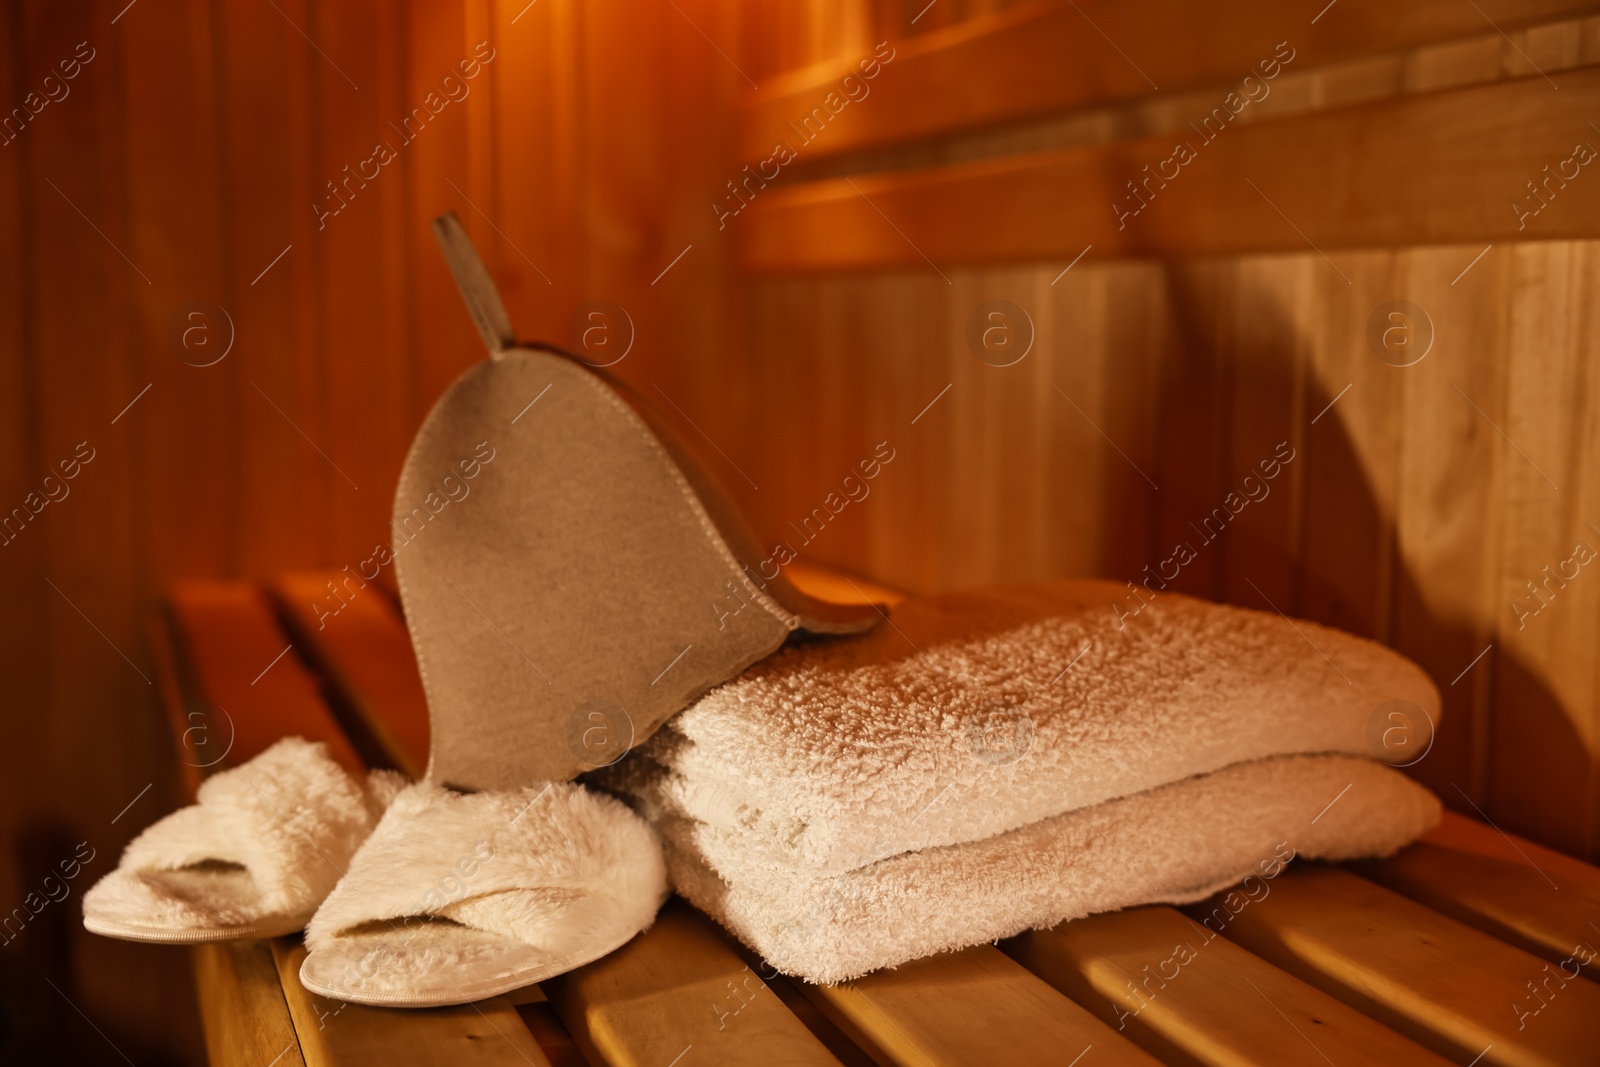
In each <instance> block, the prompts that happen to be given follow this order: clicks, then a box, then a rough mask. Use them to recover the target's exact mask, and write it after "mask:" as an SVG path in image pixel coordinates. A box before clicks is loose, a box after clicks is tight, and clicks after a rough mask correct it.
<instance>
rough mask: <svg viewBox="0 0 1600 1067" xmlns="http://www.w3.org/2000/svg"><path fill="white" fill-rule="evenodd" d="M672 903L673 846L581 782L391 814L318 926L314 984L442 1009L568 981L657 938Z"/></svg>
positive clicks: (398, 805)
mask: <svg viewBox="0 0 1600 1067" xmlns="http://www.w3.org/2000/svg"><path fill="white" fill-rule="evenodd" d="M666 895H667V882H666V868H665V864H664V862H663V860H662V855H661V845H660V842H659V841H658V840H657V838H656V836H655V833H654V831H652V830H651V829H650V828H649V826H647V825H646V824H645V822H644V821H643V820H642V819H640V818H639V817H638V816H637V815H635V814H634V813H633V812H632V811H631V810H630V809H629V808H628V807H627V806H626V805H624V804H622V803H621V802H620V801H618V800H615V799H614V798H612V797H609V796H604V795H601V794H598V793H593V792H590V791H589V790H587V789H585V788H584V787H583V786H581V785H578V784H577V783H576V782H562V783H551V784H549V785H543V786H535V787H530V788H526V789H520V790H511V791H504V792H484V793H466V794H463V793H456V792H453V791H451V790H447V789H443V788H441V787H439V786H437V785H434V784H432V783H429V782H420V783H418V784H417V785H414V786H412V787H411V788H409V789H407V790H405V791H404V792H403V793H401V794H400V795H399V796H398V797H396V798H395V801H394V803H393V804H392V805H390V807H389V810H388V812H387V813H385V815H384V817H383V819H382V821H381V822H379V824H378V827H377V829H376V830H374V831H373V833H372V836H371V837H370V838H368V839H367V841H366V843H365V844H364V845H362V846H361V849H360V851H358V852H357V853H356V855H355V858H354V859H352V860H351V862H350V867H349V871H348V873H347V874H346V876H345V877H344V879H343V880H341V881H340V882H339V885H338V887H337V888H336V889H335V890H334V891H333V892H332V893H331V894H330V895H329V896H328V899H327V900H325V901H324V902H323V904H322V907H321V908H319V909H318V910H317V914H316V916H315V917H314V918H313V919H312V920H311V923H310V925H308V926H307V927H306V947H307V948H308V949H309V950H310V952H309V954H308V955H307V956H306V959H305V962H304V964H302V965H301V968H300V982H301V984H302V985H304V986H305V987H306V988H307V989H309V990H311V991H312V992H313V993H319V994H321V995H323V996H327V997H332V998H335V999H337V1000H343V1001H353V1002H355V1003H357V1004H375V1005H379V1006H384V1007H415V1008H422V1007H434V1006H437V1005H442V1004H462V1003H466V1002H467V1001H471V1000H480V999H482V998H484V997H489V996H494V995H496V994H498V993H504V992H506V991H508V990H512V989H517V988H519V987H521V986H525V985H529V984H532V983H534V982H539V981H543V980H544V979H546V978H551V977H554V976H555V975H558V974H562V973H564V972H566V971H569V970H572V969H573V968H574V967H578V966H581V965H582V964H585V963H588V962H590V961H591V960H595V959H598V958H600V957H601V956H604V955H605V954H606V953H608V952H610V951H612V950H613V949H615V948H617V947H619V946H621V945H622V944H623V943H624V942H626V941H628V940H629V939H630V938H632V937H633V936H634V935H635V934H637V933H638V932H640V931H641V930H644V929H646V928H647V927H648V926H649V925H650V923H651V922H652V921H654V919H655V914H656V911H657V909H658V908H660V906H661V903H662V901H663V900H665V899H666Z"/></svg>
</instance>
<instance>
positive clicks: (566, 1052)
mask: <svg viewBox="0 0 1600 1067" xmlns="http://www.w3.org/2000/svg"><path fill="white" fill-rule="evenodd" d="M513 1006H514V1007H515V1008H516V1009H517V1014H518V1015H519V1016H521V1017H522V1022H523V1024H524V1025H525V1026H527V1028H528V1033H530V1034H532V1035H533V1040H534V1041H535V1042H536V1043H537V1044H538V1046H539V1048H540V1049H542V1050H543V1052H544V1055H545V1059H547V1060H549V1061H550V1067H589V1061H588V1060H586V1059H584V1058H583V1050H581V1049H580V1048H578V1043H577V1042H576V1041H574V1040H572V1035H571V1034H569V1033H567V1028H566V1027H565V1026H563V1025H562V1024H561V1017H560V1016H559V1015H557V1014H556V1010H555V1008H553V1007H551V1006H550V1002H549V1001H547V1000H544V999H540V1000H538V1001H531V1002H528V1003H525V1004H514V1005H513Z"/></svg>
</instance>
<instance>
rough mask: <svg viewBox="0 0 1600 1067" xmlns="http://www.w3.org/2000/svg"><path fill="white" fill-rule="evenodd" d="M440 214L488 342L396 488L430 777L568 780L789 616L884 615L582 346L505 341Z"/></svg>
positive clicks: (446, 243) (489, 782)
mask: <svg viewBox="0 0 1600 1067" xmlns="http://www.w3.org/2000/svg"><path fill="white" fill-rule="evenodd" d="M434 228H435V231H436V234H437V236H438V238H439V243H440V247H441V248H442V249H443V251H444V254H445V258H446V260H447V261H448V262H449V265H450V268H451V271H452V273H453V274H454V276H455V279H456V282H457V284H458V285H459V286H460V288H461V291H462V295H463V297H464V298H465V300H466V303H467V307H468V310H469V311H470V312H471V313H472V316H473V319H474V321H475V322H476V324H477V326H478V329H479V332H480V333H481V334H482V336H483V339H484V341H485V343H486V344H487V345H488V347H489V355H490V358H488V359H486V360H481V361H479V362H478V363H476V364H474V365H472V366H471V367H469V368H468V369H467V370H466V371H465V372H464V373H463V374H462V375H461V376H460V377H459V378H457V379H456V381H455V382H454V383H453V384H452V385H451V386H450V388H449V389H448V390H446V391H445V393H444V395H443V396H441V397H440V398H439V400H438V402H437V403H436V404H435V405H434V407H433V410H432V411H431V412H429V414H428V417H427V419H426V420H425V421H424V422H423V424H422V427H421V429H420V430H419V431H418V433H417V436H416V440H415V441H414V442H413V443H412V446H411V450H410V453H409V455H408V456H407V457H406V462H405V466H404V468H403V469H402V471H401V474H400V481H399V484H398V486H397V487H396V490H395V503H394V513H393V521H392V524H391V531H392V533H393V534H394V559H395V569H396V575H397V577H398V580H399V585H400V594H401V598H402V600H403V601H404V603H405V614H406V621H407V624H408V626H409V627H410V631H411V641H412V645H413V646H414V647H415V649H416V653H417V662H418V665H419V667H420V669H421V672H422V679H423V685H424V688H425V689H426V691H427V697H428V707H429V711H430V717H431V720H432V735H431V747H432V752H431V760H430V763H429V770H428V774H427V777H428V779H429V780H430V781H435V782H439V783H441V784H445V785H449V786H453V787H456V788H460V789H464V790H479V789H515V788H520V787H521V786H524V785H526V784H528V783H529V782H543V781H556V782H559V781H566V780H568V779H571V778H574V777H576V776H577V775H578V774H579V773H580V772H582V771H587V770H592V769H594V768H595V767H597V766H603V765H605V764H607V763H609V762H612V761H613V760H615V759H617V758H620V757H621V755H622V753H623V752H625V751H626V750H627V749H628V748H629V747H630V746H631V745H632V744H634V743H637V742H639V741H643V740H644V739H645V738H646V737H648V736H649V735H650V734H651V733H652V732H653V731H654V730H655V729H656V727H658V726H659V725H660V724H661V723H662V722H664V721H666V719H667V718H668V717H670V716H671V715H672V714H674V713H675V712H677V711H679V710H680V709H682V708H684V707H686V706H688V705H689V704H690V703H691V702H692V701H693V700H694V699H696V698H697V697H699V696H700V695H701V694H702V693H704V692H706V691H707V690H709V689H711V688H712V687H714V686H717V685H720V684H722V683H723V682H725V681H727V680H728V679H730V678H732V677H734V676H735V675H736V674H738V673H739V672H740V671H742V670H743V669H744V668H745V667H747V666H749V665H750V664H752V663H754V662H755V661H756V660H758V659H761V658H762V657H763V656H766V655H767V654H769V653H771V652H772V651H774V650H775V649H777V648H778V647H779V646H780V645H781V644H782V643H783V642H784V640H785V639H786V638H787V637H788V636H789V634H790V633H792V632H794V631H795V630H805V631H808V632H812V633H856V632H860V631H863V630H866V629H869V628H870V627H872V626H873V625H875V624H876V623H877V622H878V621H879V620H880V618H881V616H880V614H879V613H878V611H877V610H876V609H875V608H874V607H873V606H872V605H850V606H845V605H837V604H828V603H825V602H823V601H820V600H816V599H814V598H812V597H809V596H807V595H805V594H803V593H801V592H800V591H799V590H798V589H796V588H795V587H794V586H793V585H792V584H791V583H790V582H789V581H788V579H787V577H786V576H785V575H784V574H783V572H782V565H783V564H784V563H787V562H789V561H790V560H791V559H793V557H794V551H793V549H792V548H789V547H788V546H787V545H778V546H770V547H769V548H768V549H765V550H764V549H763V548H762V547H761V545H760V543H759V542H758V541H757V540H756V538H755V537H754V536H753V535H752V534H751V533H750V532H749V531H748V530H747V529H746V527H745V524H744V521H743V519H742V517H741V516H740V513H739V510H738V508H737V507H736V505H735V504H734V502H733V501H732V500H731V498H730V497H729V496H728V494H727V493H726V492H725V491H724V490H723V489H722V488H721V487H720V486H719V485H718V484H717V482H716V480H715V479H714V478H713V477H712V476H711V475H710V474H709V473H708V471H707V470H706V468H705V467H704V465H702V464H701V463H700V462H699V461H698V460H697V459H696V458H695V457H694V456H693V454H692V453H691V451H690V450H689V449H688V447H687V446H686V445H685V444H684V442H682V441H681V440H679V439H677V438H676V437H675V435H674V434H673V433H672V432H671V431H670V429H669V428H668V426H667V423H666V420H665V419H664V418H662V417H661V415H660V413H659V412H658V411H656V409H655V407H654V405H653V404H652V403H650V402H649V401H647V399H646V398H645V397H643V396H641V395H639V394H638V393H636V392H635V391H633V390H632V389H630V388H628V387H627V386H626V385H625V384H624V383H623V382H622V381H621V380H620V379H617V378H615V377H613V376H611V374H610V372H608V371H604V370H601V369H599V368H598V367H597V366H596V365H595V364H593V363H590V362H587V361H585V360H583V359H580V358H579V357H577V356H574V355H570V354H568V353H565V352H561V351H559V350H557V349H554V348H550V347H548V346H543V345H533V346H528V345H519V344H518V343H517V342H516V340H515V335H514V333H513V331H512V327H511V323H510V320H509V318H508V317H507V315H506V312H505V308H504V306H503V305H502V303H501V301H500V297H499V294H498V293H497V292H496V291H495V288H494V284H493V282H492V281H491V280H490V278H489V274H488V272H487V270H485V268H484V266H483V263H482V261H481V260H479V258H478V255H477V252H476V251H475V250H474V249H473V247H472V243H471V241H470V240H469V239H468V237H467V234H466V231H465V230H464V229H463V228H462V226H461V223H460V222H459V221H458V220H457V219H456V217H455V216H454V215H453V214H451V215H446V216H444V217H442V218H440V219H437V220H435V222H434ZM663 396H665V394H663ZM669 402H670V400H669Z"/></svg>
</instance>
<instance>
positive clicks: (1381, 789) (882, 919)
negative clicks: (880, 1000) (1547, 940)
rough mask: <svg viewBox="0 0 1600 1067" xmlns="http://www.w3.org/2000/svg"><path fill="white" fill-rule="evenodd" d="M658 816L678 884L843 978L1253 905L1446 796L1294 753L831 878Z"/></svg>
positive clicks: (1416, 818) (1421, 815)
mask: <svg viewBox="0 0 1600 1067" xmlns="http://www.w3.org/2000/svg"><path fill="white" fill-rule="evenodd" d="M657 814H658V816H659V818H658V820H657V821H658V826H659V827H660V828H661V829H662V831H663V832H664V835H665V836H666V839H667V849H666V854H667V868H668V872H669V874H670V875H671V877H672V880H673V882H674V883H675V885H676V887H677V889H678V891H679V892H681V893H682V894H683V895H684V896H686V897H688V898H689V900H690V901H691V902H692V903H694V904H695V905H696V906H697V907H699V908H700V909H701V910H702V911H705V912H707V913H709V914H710V915H711V916H713V917H714V918H716V919H717V920H718V921H719V922H721V923H722V924H723V925H724V926H726V927H727V928H728V929H729V930H730V931H732V932H733V933H734V934H735V935H736V936H737V937H739V939H740V940H742V941H744V943H745V944H747V945H749V946H750V947H751V948H752V949H754V950H755V951H756V952H758V953H760V954H761V956H762V957H764V958H765V959H766V960H767V962H768V963H769V964H771V965H772V966H774V967H776V968H777V969H778V970H780V971H784V972H786V973H789V974H795V975H799V976H801V977H803V978H806V979H808V980H810V981H814V982H841V981H847V980H849V979H851V978H854V977H856V976H858V975H861V974H865V973H866V972H868V971H871V970H876V969H878V968H880V967H893V966H896V965H898V964H901V963H904V962H906V961H908V960H913V959H918V958H920V957H922V956H928V955H932V954H934V953H936V952H943V951H946V950H952V949H959V948H964V947H966V946H968V945H976V944H981V943H984V942H987V941H994V940H997V939H999V938H1002V937H1010V936H1012V935H1014V934H1017V933H1020V932H1022V931H1023V930H1028V929H1033V928H1038V927H1047V926H1053V925H1055V924H1056V923H1058V922H1061V921H1062V920H1065V919H1074V918H1078V917H1081V916H1084V915H1088V914H1092V913H1095V912H1101V911H1113V910H1116V909H1119V908H1127V907H1133V906H1134V905H1138V904H1150V903H1156V902H1165V903H1185V902H1189V901H1194V900H1200V899H1202V898H1204V897H1206V896H1209V895H1210V894H1212V893H1214V892H1217V891H1218V890H1221V889H1224V888H1226V887H1228V886H1230V885H1234V884H1235V883H1238V882H1239V881H1240V880H1241V879H1244V878H1246V877H1247V876H1250V875H1254V876H1255V877H1254V878H1252V879H1250V880H1249V881H1246V882H1245V883H1244V885H1243V887H1242V888H1241V890H1240V891H1239V894H1238V897H1239V900H1238V901H1237V902H1236V903H1235V904H1234V905H1230V906H1233V907H1235V908H1237V907H1243V906H1247V902H1248V901H1252V900H1255V901H1258V900H1260V899H1262V897H1263V896H1264V895H1265V894H1268V893H1270V892H1271V880H1272V878H1274V877H1276V875H1277V874H1278V873H1279V872H1280V871H1281V870H1282V868H1283V864H1284V863H1285V862H1286V861H1287V860H1288V859H1289V858H1291V857H1293V856H1301V857H1304V858H1308V859H1330V860H1340V859H1351V858H1355V857H1358V856H1381V855H1387V854H1389V853H1391V852H1393V851H1395V850H1396V849H1398V848H1400V847H1401V846H1402V845H1404V844H1406V843H1407V842H1409V841H1411V840H1413V839H1415V838H1416V837H1418V836H1419V835H1421V834H1423V833H1425V832H1426V831H1427V830H1429V829H1431V828H1432V827H1433V826H1434V825H1436V824H1437V823H1438V821H1439V802H1438V800H1437V799H1436V798H1435V797H1434V796H1433V794H1432V793H1429V792H1428V791H1427V790H1426V789H1424V788H1422V787H1421V786H1419V785H1417V784H1415V783H1414V782H1412V781H1411V780H1410V779H1408V778H1406V777H1405V776H1404V775H1402V774H1400V773H1398V772H1397V771H1394V770H1391V769H1390V768H1388V767H1386V766H1383V765H1382V764H1379V763H1377V762H1374V761H1372V760H1366V759H1356V758H1351V757H1348V756H1288V757H1283V758H1279V759H1265V760H1256V761H1253V762H1250V763H1244V764H1239V765H1237V766H1233V767H1229V768H1227V769H1225V770H1221V771H1218V772H1216V773H1214V774H1209V775H1205V776H1201V777H1196V778H1190V779H1186V780H1184V781H1180V782H1175V783H1173V784H1171V785H1166V786H1163V787H1161V788H1159V789H1152V790H1149V791H1147V792H1143V793H1139V794H1137V795H1134V796H1129V797H1124V798H1122V799H1120V800H1112V801H1107V802H1105V803H1102V804H1096V805H1094V806H1093V807H1088V808H1083V809H1081V810H1078V811H1073V812H1069V813H1067V814H1065V815H1058V816H1055V817H1054V818H1050V819H1046V820H1043V821H1041V822H1036V823H1033V824H1032V825H1029V826H1026V827H1023V828H1022V829H1019V830H1013V831H1011V832H1010V833H1005V834H1001V835H999V836H996V837H991V838H989V839H987V840H983V841H977V842H969V843H966V844H960V845H949V846H946V847H943V848H934V849H929V850H927V851H924V852H912V853H903V854H901V855H897V856H894V857H892V858H889V859H884V860H880V861H878V862H876V863H873V864H871V865H870V866H867V867H863V868H860V869H857V870H853V871H848V872H846V873H843V874H835V875H824V874H818V873H815V872H810V871H806V870H803V869H799V868H794V869H790V870H787V871H775V870H773V869H771V868H770V867H768V866H767V865H766V863H765V862H764V861H763V860H761V859H752V858H751V857H750V856H748V855H743V854H741V853H740V851H739V850H738V848H737V847H736V846H735V845H733V844H730V843H729V842H728V841H727V840H725V839H723V838H720V837H717V836H716V835H708V834H707V833H706V832H705V828H704V827H702V826H700V825H698V824H695V823H693V822H692V821H687V820H683V819H681V818H673V817H670V816H665V815H660V813H657ZM713 867H714V868H716V870H717V871H722V872H724V874H725V876H726V877H719V876H718V875H717V873H715V872H714V871H713V870H712V868H713ZM1233 899H1234V897H1233V896H1232V895H1230V897H1229V898H1228V900H1229V901H1233Z"/></svg>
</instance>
